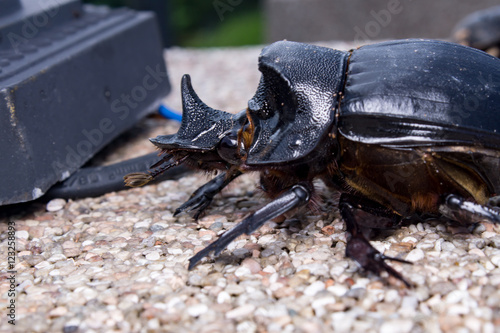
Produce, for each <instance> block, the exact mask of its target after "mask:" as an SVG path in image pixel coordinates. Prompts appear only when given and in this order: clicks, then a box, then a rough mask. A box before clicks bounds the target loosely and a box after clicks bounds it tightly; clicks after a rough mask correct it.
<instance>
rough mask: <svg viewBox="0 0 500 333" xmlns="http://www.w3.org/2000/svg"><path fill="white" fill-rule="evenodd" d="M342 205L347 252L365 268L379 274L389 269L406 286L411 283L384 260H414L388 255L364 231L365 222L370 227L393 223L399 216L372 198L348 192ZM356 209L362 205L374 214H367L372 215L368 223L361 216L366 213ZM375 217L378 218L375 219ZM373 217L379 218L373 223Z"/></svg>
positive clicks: (366, 210)
mask: <svg viewBox="0 0 500 333" xmlns="http://www.w3.org/2000/svg"><path fill="white" fill-rule="evenodd" d="M339 207H340V213H341V215H342V218H343V219H344V221H345V223H346V232H347V235H348V236H347V246H346V256H348V257H349V258H351V259H354V260H355V261H356V262H357V263H358V264H359V265H360V266H361V267H362V268H363V269H364V270H366V271H370V272H373V273H375V274H376V275H380V273H381V272H383V271H386V272H387V273H388V274H389V275H391V276H393V277H395V278H397V279H399V280H401V281H402V282H403V283H404V284H405V285H406V286H407V287H410V286H411V284H410V283H409V282H408V281H407V280H405V278H404V277H403V276H402V275H401V274H400V273H399V272H397V271H396V270H395V269H394V268H392V267H391V266H389V265H388V264H387V263H385V260H393V261H399V262H402V263H405V264H411V262H408V261H406V260H402V259H399V258H393V257H388V256H386V255H384V254H382V253H380V252H379V251H377V250H376V249H375V248H374V247H373V246H372V245H371V244H370V242H369V241H368V240H367V239H366V238H365V236H364V235H363V232H362V226H363V225H365V226H368V227H371V228H387V227H391V226H394V225H395V224H396V223H397V222H398V221H399V220H400V217H399V216H397V215H396V214H393V213H391V212H389V211H388V210H387V209H386V208H384V207H382V206H380V205H378V204H377V203H375V202H373V201H370V200H367V199H360V198H357V197H355V196H352V195H349V194H342V196H341V197H340V202H339ZM357 209H361V211H362V212H364V213H368V214H369V215H371V216H366V215H365V216H364V217H365V218H369V219H370V222H369V223H366V221H365V222H361V221H359V220H358V219H359V218H360V217H363V216H361V215H362V214H359V213H358V212H356V210H357ZM374 217H377V218H376V219H375V220H373V218H374ZM377 220H378V221H377ZM373 221H377V222H375V223H374V222H373Z"/></svg>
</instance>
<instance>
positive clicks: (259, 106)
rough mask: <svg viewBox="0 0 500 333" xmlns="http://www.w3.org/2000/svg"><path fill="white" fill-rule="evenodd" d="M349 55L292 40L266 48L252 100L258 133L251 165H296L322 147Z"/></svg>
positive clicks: (253, 119)
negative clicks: (293, 161) (260, 75)
mask: <svg viewBox="0 0 500 333" xmlns="http://www.w3.org/2000/svg"><path fill="white" fill-rule="evenodd" d="M347 56H348V53H347V52H341V51H336V50H332V49H329V48H324V47H318V46H314V45H308V44H302V43H296V42H287V41H282V42H277V43H274V44H271V45H270V46H268V47H266V48H264V49H263V50H262V53H261V55H260V58H259V70H260V71H261V72H262V77H261V81H260V84H259V87H258V89H257V92H256V94H255V96H254V97H253V98H252V99H251V100H250V101H249V102H248V107H249V115H250V117H251V120H252V122H253V123H254V126H255V131H254V135H253V143H252V145H251V147H250V149H249V152H248V156H247V160H246V163H247V164H250V165H251V164H271V163H282V162H290V161H292V160H296V159H299V158H301V157H304V156H306V155H307V154H308V153H310V152H311V151H313V150H314V149H315V148H316V146H317V145H318V144H319V143H320V142H321V139H322V138H323V137H324V136H325V135H327V134H328V133H327V131H328V129H329V128H330V127H331V125H332V124H333V122H334V119H335V110H336V108H337V104H338V95H337V94H338V92H339V91H340V90H341V88H342V85H343V76H344V73H345V68H346V60H347Z"/></svg>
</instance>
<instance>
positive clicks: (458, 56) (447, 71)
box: [338, 40, 500, 149]
mask: <svg viewBox="0 0 500 333" xmlns="http://www.w3.org/2000/svg"><path fill="white" fill-rule="evenodd" d="M338 126H339V131H340V133H341V134H342V135H344V136H345V137H347V138H348V139H350V140H353V141H358V142H364V143H374V144H382V145H387V146H396V147H403V146H407V147H411V146H422V145H436V144H464V145H483V146H486V147H490V148H494V149H498V148H500V60H499V59H497V58H494V57H492V56H490V55H488V54H486V53H484V52H482V51H478V50H475V49H472V48H469V47H465V46H461V45H457V44H452V43H447V42H440V41H429V40H404V41H392V42H386V43H379V44H374V45H369V46H364V47H361V48H360V49H358V50H355V51H354V52H353V54H352V56H351V58H350V63H349V69H348V74H347V80H346V87H345V91H344V99H343V100H342V102H341V106H340V121H339V125H338Z"/></svg>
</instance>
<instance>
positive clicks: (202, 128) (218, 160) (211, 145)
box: [125, 75, 246, 187]
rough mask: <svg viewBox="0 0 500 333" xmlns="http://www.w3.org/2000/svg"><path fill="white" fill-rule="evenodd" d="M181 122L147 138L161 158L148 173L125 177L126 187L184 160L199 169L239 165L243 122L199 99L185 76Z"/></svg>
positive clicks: (182, 84)
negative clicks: (172, 130)
mask: <svg viewBox="0 0 500 333" xmlns="http://www.w3.org/2000/svg"><path fill="white" fill-rule="evenodd" d="M181 92H182V122H181V126H180V128H179V130H178V131H177V133H175V134H172V135H159V136H157V137H156V138H153V139H150V141H151V142H152V143H153V144H154V145H155V146H157V147H158V148H159V149H161V151H162V153H161V156H162V159H161V160H160V161H159V162H157V163H156V164H154V165H152V166H151V167H150V170H149V173H132V174H129V175H127V176H125V183H126V184H127V185H128V186H134V187H135V186H142V185H144V184H146V183H148V182H149V181H151V180H153V179H154V178H155V177H156V176H158V175H159V174H161V173H162V172H164V171H166V170H167V169H169V168H171V167H174V166H177V165H179V164H181V163H184V164H186V165H188V166H191V167H193V168H196V169H201V170H207V171H212V170H217V169H219V170H226V169H229V168H230V167H231V166H232V165H234V164H238V163H239V160H240V158H241V157H240V154H241V153H242V152H243V148H242V147H240V146H241V145H240V143H239V140H238V139H237V136H238V131H239V129H240V128H242V126H243V123H244V122H245V121H246V114H245V111H243V112H240V113H239V114H236V115H235V114H231V113H228V112H224V111H220V110H216V109H213V108H211V107H209V106H207V105H206V104H205V103H203V102H202V101H201V99H200V98H199V97H198V95H197V94H196V93H195V92H194V90H193V87H192V86H191V78H190V77H189V75H184V76H183V78H182V83H181Z"/></svg>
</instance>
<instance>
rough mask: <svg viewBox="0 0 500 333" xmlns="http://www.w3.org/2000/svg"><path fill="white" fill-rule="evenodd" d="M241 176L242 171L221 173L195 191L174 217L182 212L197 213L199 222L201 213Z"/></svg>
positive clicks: (196, 216) (195, 217) (194, 216)
mask: <svg viewBox="0 0 500 333" xmlns="http://www.w3.org/2000/svg"><path fill="white" fill-rule="evenodd" d="M241 174H242V173H241V171H238V170H236V171H233V172H223V173H221V174H220V175H218V176H217V177H215V178H214V179H212V180H211V181H209V182H208V183H206V184H205V185H203V186H202V187H200V188H199V189H197V190H196V191H194V193H193V194H192V195H191V197H190V198H189V200H188V201H186V202H185V203H183V204H182V205H181V206H180V207H179V208H177V209H176V210H175V213H174V216H176V215H179V214H180V213H182V212H192V211H196V212H195V213H194V215H193V218H194V219H195V220H197V219H198V218H199V217H200V215H201V213H203V211H204V210H205V209H206V208H207V207H208V206H209V205H210V203H211V202H212V200H213V198H214V196H215V195H216V194H217V193H219V192H220V191H222V189H223V188H224V187H226V186H227V185H228V184H229V183H230V182H232V181H233V180H234V179H235V178H236V177H238V176H240V175H241Z"/></svg>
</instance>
